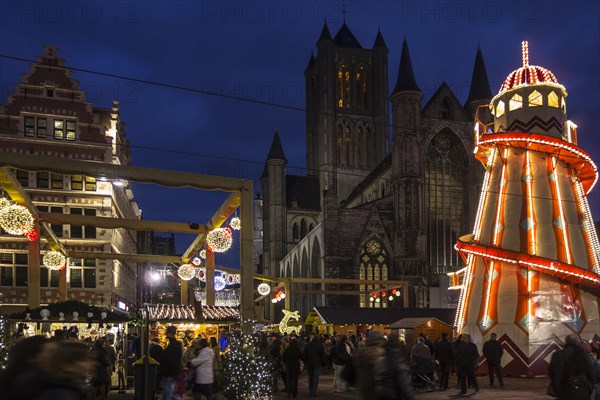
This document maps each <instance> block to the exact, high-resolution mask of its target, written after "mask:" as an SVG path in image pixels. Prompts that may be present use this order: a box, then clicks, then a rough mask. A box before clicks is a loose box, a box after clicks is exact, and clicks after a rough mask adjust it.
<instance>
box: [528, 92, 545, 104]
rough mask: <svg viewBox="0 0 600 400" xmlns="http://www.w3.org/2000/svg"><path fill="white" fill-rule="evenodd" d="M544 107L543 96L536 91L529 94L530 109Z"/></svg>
mask: <svg viewBox="0 0 600 400" xmlns="http://www.w3.org/2000/svg"><path fill="white" fill-rule="evenodd" d="M541 105H543V99H542V94H541V93H540V92H538V91H537V90H534V91H533V92H531V93H530V94H529V107H539V106H541Z"/></svg>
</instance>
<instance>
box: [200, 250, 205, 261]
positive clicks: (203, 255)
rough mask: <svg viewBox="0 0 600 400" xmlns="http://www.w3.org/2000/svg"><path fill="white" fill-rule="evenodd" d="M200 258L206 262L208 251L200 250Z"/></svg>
mask: <svg viewBox="0 0 600 400" xmlns="http://www.w3.org/2000/svg"><path fill="white" fill-rule="evenodd" d="M199 255H200V258H201V259H203V260H206V249H202V250H200V254H199Z"/></svg>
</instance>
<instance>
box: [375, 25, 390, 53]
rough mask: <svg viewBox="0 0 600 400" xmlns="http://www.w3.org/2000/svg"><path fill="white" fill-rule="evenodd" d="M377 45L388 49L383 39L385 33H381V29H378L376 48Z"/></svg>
mask: <svg viewBox="0 0 600 400" xmlns="http://www.w3.org/2000/svg"><path fill="white" fill-rule="evenodd" d="M377 47H383V48H384V49H387V46H386V44H385V40H383V35H382V34H381V29H378V30H377V37H376V38H375V43H374V44H373V48H374V49H375V48H377Z"/></svg>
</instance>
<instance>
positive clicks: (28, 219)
mask: <svg viewBox="0 0 600 400" xmlns="http://www.w3.org/2000/svg"><path fill="white" fill-rule="evenodd" d="M0 227H2V229H4V230H5V231H6V232H8V233H9V234H11V235H23V234H25V232H28V231H30V230H31V229H32V228H33V217H32V216H31V213H30V212H29V210H28V209H27V208H25V207H23V206H20V205H18V204H12V205H10V206H8V207H4V208H2V209H0Z"/></svg>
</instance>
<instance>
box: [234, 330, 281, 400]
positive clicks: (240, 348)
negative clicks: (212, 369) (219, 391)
mask: <svg viewBox="0 0 600 400" xmlns="http://www.w3.org/2000/svg"><path fill="white" fill-rule="evenodd" d="M257 344H258V343H257V342H256V340H255V339H254V338H253V337H252V336H249V335H239V336H234V337H232V339H231V342H230V343H229V350H228V352H227V353H226V355H225V359H224V363H223V374H224V376H225V377H226V382H225V388H224V394H225V396H226V397H227V398H228V399H236V400H262V399H271V398H272V396H271V389H272V386H271V381H272V378H271V365H270V363H269V362H268V361H267V360H266V359H265V357H263V356H262V355H260V354H258V353H257V351H256V349H258V346H257Z"/></svg>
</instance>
